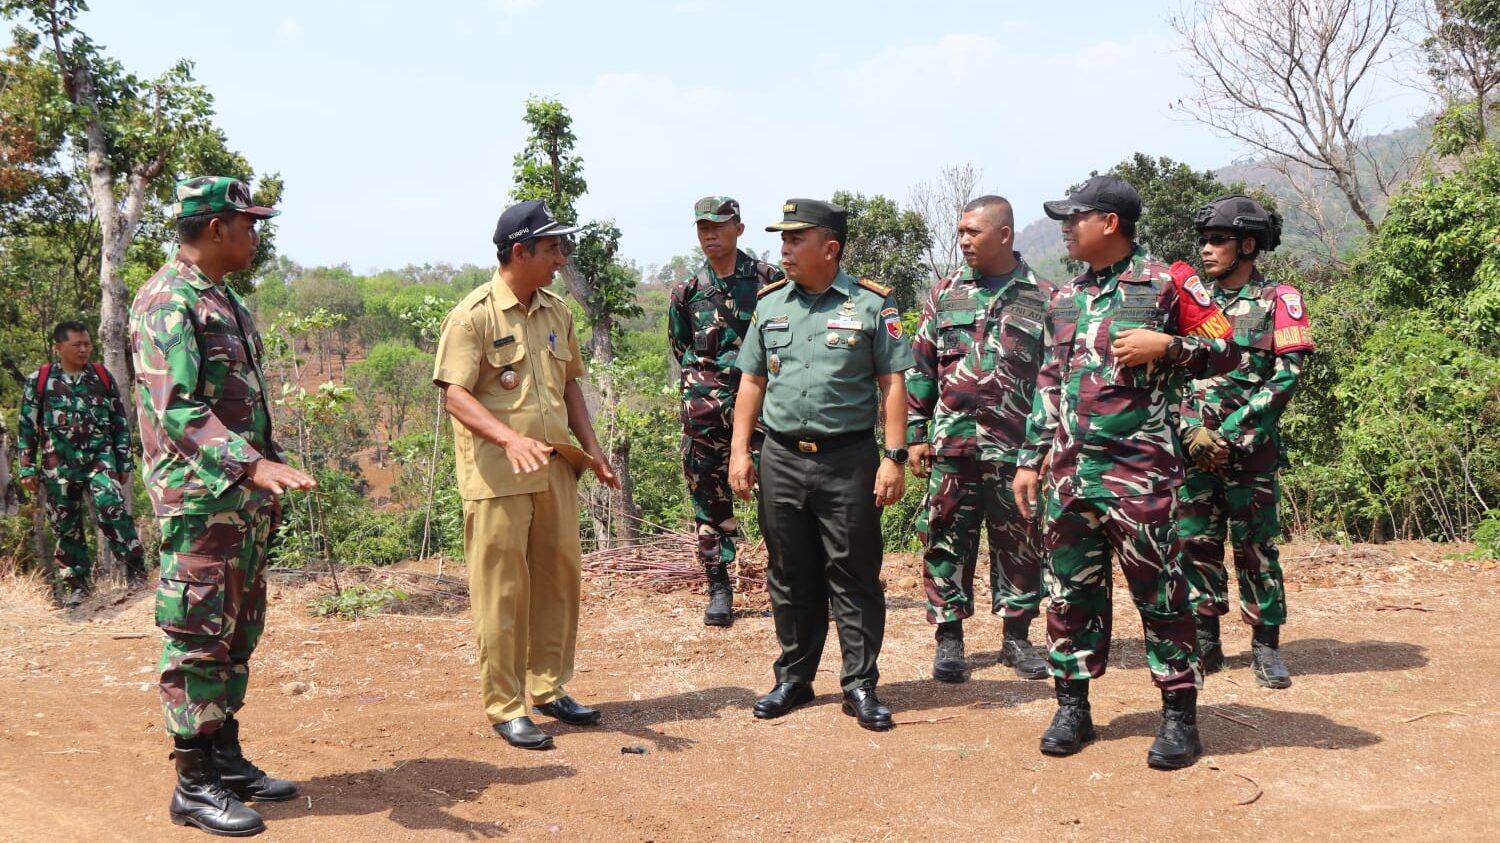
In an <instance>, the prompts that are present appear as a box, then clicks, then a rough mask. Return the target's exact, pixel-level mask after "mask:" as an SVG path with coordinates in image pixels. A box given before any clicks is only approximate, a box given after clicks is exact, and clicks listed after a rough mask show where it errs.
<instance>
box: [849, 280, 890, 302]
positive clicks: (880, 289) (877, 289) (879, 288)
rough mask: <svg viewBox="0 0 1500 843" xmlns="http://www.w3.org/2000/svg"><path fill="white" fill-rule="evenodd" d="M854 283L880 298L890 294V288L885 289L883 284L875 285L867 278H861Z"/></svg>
mask: <svg viewBox="0 0 1500 843" xmlns="http://www.w3.org/2000/svg"><path fill="white" fill-rule="evenodd" d="M854 283H856V284H858V285H859V286H861V287H864V288H865V289H866V290H869V291H870V292H872V293H875V294H877V295H879V296H880V297H881V298H885V297H886V296H888V295H890V294H891V288H890V287H887V286H885V285H884V284H877V283H876V282H874V281H871V280H870V279H868V278H861V279H859V280H858V281H856V282H854Z"/></svg>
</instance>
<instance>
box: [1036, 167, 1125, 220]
mask: <svg viewBox="0 0 1500 843" xmlns="http://www.w3.org/2000/svg"><path fill="white" fill-rule="evenodd" d="M1042 209H1043V210H1045V211H1046V212H1047V216H1049V217H1051V218H1053V219H1055V220H1065V219H1067V218H1068V217H1071V216H1073V215H1074V214H1076V213H1078V212H1079V211H1103V212H1104V213H1106V214H1119V216H1120V219H1125V220H1130V221H1131V222H1135V221H1136V220H1138V219H1140V218H1141V194H1139V193H1137V192H1136V189H1135V188H1133V187H1131V186H1130V182H1127V181H1125V180H1124V179H1122V178H1119V177H1118V176H1094V177H1093V178H1091V179H1089V180H1088V181H1086V182H1084V183H1083V187H1080V188H1078V192H1076V193H1074V194H1073V195H1072V196H1069V197H1068V198H1067V199H1054V200H1053V201H1051V202H1043V203H1042Z"/></svg>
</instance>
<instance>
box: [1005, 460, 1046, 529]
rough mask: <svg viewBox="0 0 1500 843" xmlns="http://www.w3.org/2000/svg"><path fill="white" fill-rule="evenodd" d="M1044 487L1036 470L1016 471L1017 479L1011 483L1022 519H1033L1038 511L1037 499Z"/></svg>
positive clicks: (1023, 469)
mask: <svg viewBox="0 0 1500 843" xmlns="http://www.w3.org/2000/svg"><path fill="white" fill-rule="evenodd" d="M1041 485H1042V476H1041V475H1040V474H1038V473H1037V470H1036V469H1034V468H1018V469H1016V479H1014V480H1012V481H1011V493H1012V494H1014V495H1015V496H1016V508H1017V509H1019V510H1021V517H1022V518H1027V519H1029V518H1031V516H1032V513H1033V512H1035V511H1036V499H1037V495H1038V492H1039V490H1040V488H1041Z"/></svg>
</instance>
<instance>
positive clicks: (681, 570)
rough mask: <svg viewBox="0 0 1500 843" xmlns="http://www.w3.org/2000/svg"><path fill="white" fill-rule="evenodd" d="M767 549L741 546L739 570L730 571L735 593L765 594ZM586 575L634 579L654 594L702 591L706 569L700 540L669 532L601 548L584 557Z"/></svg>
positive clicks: (756, 546) (691, 536)
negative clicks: (699, 559) (696, 589)
mask: <svg viewBox="0 0 1500 843" xmlns="http://www.w3.org/2000/svg"><path fill="white" fill-rule="evenodd" d="M765 559H766V550H765V544H764V543H763V542H757V543H755V544H754V545H751V546H748V547H747V546H746V545H744V544H743V543H741V544H740V546H739V553H738V556H737V558H736V560H735V566H734V567H735V569H736V570H732V571H731V572H730V577H731V578H732V579H733V580H734V588H735V591H738V592H741V593H743V592H747V591H761V590H763V589H765V587H766V564H765ZM583 576H584V577H585V578H587V579H591V580H601V579H610V578H614V577H634V578H638V579H641V580H644V582H643V583H642V585H645V586H646V587H647V588H650V589H651V590H652V591H657V592H668V591H678V590H680V589H685V588H700V587H702V586H703V584H704V579H703V566H702V565H701V564H700V563H699V562H698V537H697V536H696V535H694V534H692V533H688V532H683V531H679V530H668V531H664V532H661V533H657V534H655V535H653V536H651V537H650V538H649V539H645V540H643V541H641V542H639V543H637V544H632V545H621V546H618V547H608V548H601V549H599V550H593V551H589V552H588V553H585V554H584V555H583Z"/></svg>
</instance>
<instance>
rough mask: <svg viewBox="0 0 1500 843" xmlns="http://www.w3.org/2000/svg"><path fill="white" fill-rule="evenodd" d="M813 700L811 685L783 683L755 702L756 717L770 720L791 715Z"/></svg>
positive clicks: (805, 683) (806, 683)
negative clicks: (799, 707)
mask: <svg viewBox="0 0 1500 843" xmlns="http://www.w3.org/2000/svg"><path fill="white" fill-rule="evenodd" d="M812 700H813V688H812V685H811V683H808V682H781V683H779V684H777V686H776V687H774V688H772V689H771V693H769V694H766V695H765V696H763V697H761V698H760V699H758V700H756V701H755V716H756V717H757V718H759V719H761V720H770V719H771V718H773V717H780V716H782V715H783V714H790V713H792V711H793V710H794V709H796V708H797V707H798V706H802V705H806V704H808V703H810V702H812Z"/></svg>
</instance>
